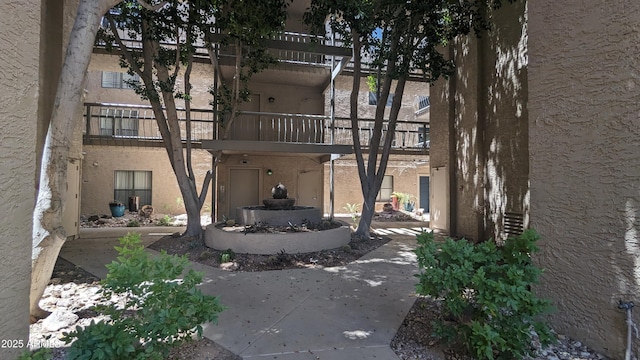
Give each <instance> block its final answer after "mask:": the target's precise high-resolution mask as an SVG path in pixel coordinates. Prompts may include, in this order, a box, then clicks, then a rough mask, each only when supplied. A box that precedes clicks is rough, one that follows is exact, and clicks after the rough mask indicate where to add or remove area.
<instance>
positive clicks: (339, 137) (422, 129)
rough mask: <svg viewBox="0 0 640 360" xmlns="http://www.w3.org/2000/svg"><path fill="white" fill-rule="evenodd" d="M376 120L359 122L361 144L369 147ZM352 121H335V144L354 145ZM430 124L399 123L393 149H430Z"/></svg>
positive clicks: (383, 131) (341, 118)
mask: <svg viewBox="0 0 640 360" xmlns="http://www.w3.org/2000/svg"><path fill="white" fill-rule="evenodd" d="M373 128H374V120H373V119H360V120H358V134H359V135H360V144H361V145H362V146H363V147H368V146H369V143H370V142H371V138H372V136H373ZM351 129H352V127H351V120H350V119H348V118H343V117H340V118H336V120H335V137H334V143H335V144H345V145H351V144H353V140H352V139H353V138H352V132H351ZM387 129H388V123H387V122H385V123H384V124H383V125H382V139H381V141H380V144H381V145H382V144H384V141H385V137H386V134H387ZM428 140H429V124H427V123H424V122H419V121H398V122H397V123H396V131H395V134H394V137H393V140H392V142H391V147H392V148H393V149H404V150H420V149H423V150H424V149H428V148H429V141H428Z"/></svg>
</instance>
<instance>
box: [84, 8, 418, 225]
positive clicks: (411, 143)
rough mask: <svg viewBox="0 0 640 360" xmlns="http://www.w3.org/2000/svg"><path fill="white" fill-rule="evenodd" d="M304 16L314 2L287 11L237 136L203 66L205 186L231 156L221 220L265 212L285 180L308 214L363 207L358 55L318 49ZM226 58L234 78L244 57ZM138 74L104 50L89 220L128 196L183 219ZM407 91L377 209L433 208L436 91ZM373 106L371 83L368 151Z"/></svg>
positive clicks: (216, 205) (94, 73)
mask: <svg viewBox="0 0 640 360" xmlns="http://www.w3.org/2000/svg"><path fill="white" fill-rule="evenodd" d="M304 9H305V6H304V2H301V3H299V4H297V5H296V4H292V6H291V7H290V8H289V9H288V13H289V17H288V23H287V31H285V32H284V33H282V34H281V35H280V36H278V38H277V39H275V40H273V41H272V46H273V48H272V49H271V50H270V51H271V52H272V54H274V55H276V56H277V57H278V59H279V63H278V64H277V65H276V66H274V67H272V68H269V69H267V70H265V71H263V72H261V73H259V74H256V75H254V77H253V78H252V80H251V83H250V84H249V88H250V90H251V93H252V95H251V101H249V102H246V103H243V104H242V111H243V113H242V115H240V116H239V117H238V118H237V119H236V120H235V121H234V123H233V125H232V126H231V128H230V129H228V132H227V133H228V136H227V138H223V136H222V133H223V129H221V128H220V123H218V122H217V121H216V119H215V118H214V112H213V109H212V106H211V105H210V103H211V102H212V100H213V98H212V95H211V94H210V93H209V89H210V88H211V87H212V86H213V84H214V82H215V81H214V67H213V66H212V65H211V63H210V61H208V60H207V58H206V56H203V59H202V60H203V61H197V62H195V63H194V67H193V73H192V75H191V81H192V85H193V88H192V90H191V95H192V99H193V100H192V103H191V107H192V109H195V110H194V111H192V128H193V129H192V132H191V138H192V140H193V143H194V150H193V164H194V171H195V174H196V179H197V181H199V183H198V186H200V184H201V183H200V182H201V181H202V180H203V179H204V175H205V174H206V172H207V171H209V170H211V169H213V168H214V166H213V163H212V161H213V156H212V154H215V153H220V154H221V157H220V160H219V162H218V163H217V166H215V172H216V173H215V177H214V181H213V186H212V189H210V190H209V193H208V196H207V200H206V204H207V205H205V207H204V209H203V212H210V211H211V210H215V213H216V214H217V218H218V219H222V218H233V217H234V216H235V209H236V208H237V207H239V206H245V205H257V204H261V203H262V199H264V198H266V197H270V196H271V188H272V187H273V186H274V185H276V184H277V183H280V182H281V183H283V184H285V186H287V188H288V190H289V196H290V197H294V198H296V199H297V204H298V205H306V206H315V207H319V208H322V209H323V210H324V212H325V214H331V213H344V212H346V210H344V207H345V205H346V204H347V203H362V194H361V190H360V181H359V178H358V172H357V167H356V163H355V159H354V157H353V156H352V155H351V156H350V154H352V153H353V149H352V146H351V145H352V135H351V121H350V120H349V119H348V114H349V107H350V104H349V96H350V89H351V81H352V76H351V75H350V65H349V61H348V60H349V59H350V56H351V51H350V50H349V49H345V48H342V47H338V46H331V45H329V44H328V43H324V42H323V41H322V40H321V41H320V45H318V44H314V45H313V46H311V44H310V43H311V35H309V34H306V33H304V27H303V26H302V21H301V19H302V14H303V12H304ZM218 55H219V57H218V61H217V63H218V64H219V68H218V69H217V71H218V72H219V74H220V75H221V78H222V79H223V81H229V80H230V79H231V78H232V77H233V71H234V70H233V69H234V64H235V61H234V56H235V55H234V54H233V53H232V52H225V49H221V50H220V52H219V53H218ZM343 59H344V61H342V60H343ZM332 64H333V65H332ZM339 64H341V65H339ZM338 66H342V67H343V68H340V69H339V68H337V67H338ZM365 75H366V74H365ZM128 76H129V75H127V74H126V70H125V69H122V68H120V66H119V62H118V56H117V55H112V54H109V53H108V52H106V51H104V49H102V48H101V47H100V46H97V47H96V51H95V53H94V55H93V58H92V61H91V65H90V70H89V73H88V81H87V95H86V104H85V118H84V124H85V126H84V129H83V146H82V152H83V160H82V175H81V177H82V180H81V196H80V199H81V200H80V203H81V205H80V214H82V215H85V216H89V215H93V214H102V213H108V210H109V208H108V203H109V201H110V200H112V199H118V200H120V201H122V202H124V203H127V201H128V198H129V197H130V196H137V197H139V198H140V202H139V204H140V205H152V206H153V207H154V208H155V210H156V211H157V212H159V213H169V214H176V213H181V212H182V211H183V206H182V202H181V195H180V192H179V189H178V186H177V182H176V180H175V176H174V175H173V173H172V170H171V167H170V163H169V160H168V157H167V155H166V150H165V149H164V148H163V145H162V142H161V137H160V133H159V131H158V129H157V126H156V125H155V119H154V117H153V112H152V111H151V109H150V108H149V107H148V106H145V104H146V103H145V101H143V100H140V99H139V97H138V96H137V95H135V93H134V91H133V90H132V89H130V88H129V87H128V86H127V84H126V80H127V78H128ZM332 80H333V81H332ZM332 87H333V91H332V89H331V88H332ZM406 88H407V89H406V90H405V95H404V97H403V105H402V109H401V112H400V116H399V119H398V126H397V130H396V135H395V141H394V145H393V150H392V156H391V158H390V161H389V166H388V170H387V173H386V176H385V181H384V184H383V189H382V190H381V192H380V194H379V198H378V199H379V204H378V208H380V209H381V208H382V205H383V204H384V203H386V202H389V201H390V198H391V193H392V192H394V191H398V192H404V193H408V194H412V195H413V196H414V198H415V200H416V202H417V205H418V206H417V207H418V208H422V209H424V211H428V208H429V181H428V179H429V160H428V159H429V156H428V152H429V148H428V145H429V142H428V136H429V116H428V107H429V84H428V83H425V82H422V81H419V79H418V78H415V79H414V81H412V82H410V83H409V84H408V85H407V87H406ZM332 96H333V97H332ZM332 100H334V103H335V104H336V105H335V110H334V111H333V114H334V116H333V117H332V116H331V115H330V114H332V112H331V109H330V106H331V103H332ZM375 104H376V98H375V95H374V94H373V93H371V92H370V91H369V89H368V88H367V87H366V84H365V83H364V82H363V86H362V88H361V92H360V101H359V113H360V114H361V115H360V117H361V119H360V120H359V125H358V127H359V131H360V134H361V137H362V139H363V140H362V141H363V144H364V145H365V146H366V144H367V141H368V139H369V136H370V133H371V131H372V129H373V121H372V120H371V119H372V118H373V112H374V109H375ZM180 116H182V117H183V118H184V113H181V114H180ZM185 135H186V134H185ZM332 163H333V165H331V164H332ZM332 166H333V171H332V170H331V167H332ZM332 174H333V175H332ZM331 176H333V177H334V181H333V182H332V181H331V180H330V178H331ZM331 183H333V184H335V185H334V187H333V189H332V188H331V185H330V184H331ZM332 191H333V192H334V194H335V195H334V198H333V202H332V200H331V196H330V194H331V192H332ZM332 204H333V205H332Z"/></svg>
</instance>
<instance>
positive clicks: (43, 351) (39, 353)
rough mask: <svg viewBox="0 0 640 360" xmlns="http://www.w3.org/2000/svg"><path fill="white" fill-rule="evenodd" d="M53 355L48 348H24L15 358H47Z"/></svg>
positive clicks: (20, 359) (36, 359)
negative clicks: (29, 349) (30, 349)
mask: <svg viewBox="0 0 640 360" xmlns="http://www.w3.org/2000/svg"><path fill="white" fill-rule="evenodd" d="M52 357H53V353H52V351H51V349H49V348H40V349H38V350H34V351H28V350H26V351H25V352H23V353H22V354H20V356H18V359H17V360H48V359H51V358H52Z"/></svg>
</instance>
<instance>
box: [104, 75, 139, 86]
mask: <svg viewBox="0 0 640 360" xmlns="http://www.w3.org/2000/svg"><path fill="white" fill-rule="evenodd" d="M129 81H140V77H139V76H138V75H129V74H127V73H123V72H114V71H103V72H102V87H103V88H114V89H131V86H130V85H129V84H128V82H129Z"/></svg>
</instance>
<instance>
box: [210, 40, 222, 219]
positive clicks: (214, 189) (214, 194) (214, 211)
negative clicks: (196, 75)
mask: <svg viewBox="0 0 640 360" xmlns="http://www.w3.org/2000/svg"><path fill="white" fill-rule="evenodd" d="M215 46H216V50H215V52H213V53H212V55H214V56H218V49H217V44H216V45H215ZM217 72H218V69H217V68H216V67H215V66H214V69H213V140H218V131H219V130H220V129H219V128H218V105H217V104H218V74H217ZM212 155H213V157H212V158H211V169H212V170H213V177H212V179H211V222H212V223H214V224H215V223H217V222H218V206H217V199H218V153H217V152H216V154H212Z"/></svg>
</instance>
